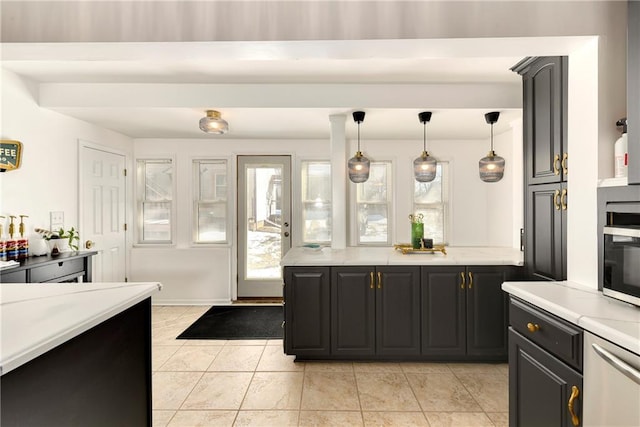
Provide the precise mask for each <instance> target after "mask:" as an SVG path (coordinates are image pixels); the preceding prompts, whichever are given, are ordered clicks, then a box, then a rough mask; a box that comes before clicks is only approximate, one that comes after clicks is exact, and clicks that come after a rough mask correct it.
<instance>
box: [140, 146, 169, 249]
mask: <svg viewBox="0 0 640 427" xmlns="http://www.w3.org/2000/svg"><path fill="white" fill-rule="evenodd" d="M141 162H145V166H146V164H147V162H149V163H153V162H167V163H169V164H170V165H171V200H169V201H166V202H165V203H168V204H169V209H170V213H169V223H170V224H169V233H170V238H169V240H145V239H144V224H143V222H144V209H143V204H144V200H143V197H144V194H145V189H144V187H145V185H146V181H145V178H144V177H142V176H141V170H140V167H139V165H140V163H141ZM134 170H135V185H134V189H135V218H136V220H135V222H134V224H135V236H136V238H135V243H134V245H133V246H134V247H136V246H137V247H154V246H156V247H167V246H175V245H176V238H177V235H176V231H177V221H176V220H177V212H176V195H177V179H176V172H177V164H176V158H175V156H174V155H157V156H143V157H136V158H135V160H134Z"/></svg>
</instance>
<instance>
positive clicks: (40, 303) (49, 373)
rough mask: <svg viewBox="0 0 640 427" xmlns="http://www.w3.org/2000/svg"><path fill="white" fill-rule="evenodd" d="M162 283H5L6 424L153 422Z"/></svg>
mask: <svg viewBox="0 0 640 427" xmlns="http://www.w3.org/2000/svg"><path fill="white" fill-rule="evenodd" d="M160 289H161V285H160V284H159V283H83V284H76V283H47V284H7V283H3V284H1V285H0V294H1V296H2V300H1V303H0V317H1V319H2V336H1V337H2V341H1V346H0V350H1V352H0V373H1V374H2V376H1V377H0V386H1V387H2V394H1V396H0V398H1V406H0V424H2V425H25V426H27V425H29V426H30V425H34V426H35V425H66V426H72V425H73V426H75V425H78V426H80V425H83V426H86V425H92V426H98V425H105V426H106V425H148V426H150V425H151V295H152V294H153V293H155V292H157V291H158V290H160Z"/></svg>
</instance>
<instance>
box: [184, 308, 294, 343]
mask: <svg viewBox="0 0 640 427" xmlns="http://www.w3.org/2000/svg"><path fill="white" fill-rule="evenodd" d="M283 320H284V315H283V310H282V306H239V305H236V306H234V305H228V306H214V307H211V308H210V309H209V310H208V311H207V312H206V313H205V314H203V315H202V316H201V317H200V318H199V319H198V320H196V321H195V322H194V323H193V324H192V325H191V326H189V327H188V328H187V329H186V330H185V331H184V332H182V333H181V334H180V335H178V337H177V339H200V340H202V339H224V340H252V339H253V340H256V339H269V338H282V337H283V329H282V321H283Z"/></svg>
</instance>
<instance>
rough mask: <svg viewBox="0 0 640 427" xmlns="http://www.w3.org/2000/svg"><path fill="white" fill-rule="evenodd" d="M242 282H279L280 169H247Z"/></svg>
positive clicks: (270, 167)
mask: <svg viewBox="0 0 640 427" xmlns="http://www.w3.org/2000/svg"><path fill="white" fill-rule="evenodd" d="M245 173H246V187H247V188H246V200H245V203H246V207H245V212H246V213H247V214H246V215H247V218H246V224H247V241H246V254H247V261H246V268H245V279H268V280H273V279H280V278H282V271H281V270H282V269H281V268H280V260H281V258H282V238H281V234H280V223H281V208H282V168H281V167H274V166H272V165H269V166H261V165H247V167H246V169H245Z"/></svg>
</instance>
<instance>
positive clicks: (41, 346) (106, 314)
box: [0, 282, 162, 375]
mask: <svg viewBox="0 0 640 427" xmlns="http://www.w3.org/2000/svg"><path fill="white" fill-rule="evenodd" d="M139 285H144V286H145V287H144V289H142V290H139V291H138V292H137V293H135V294H132V295H130V296H128V297H127V298H126V299H124V300H123V301H121V302H120V303H118V304H117V305H113V306H111V307H109V308H106V309H103V310H100V311H96V312H95V313H92V314H91V315H90V316H88V317H86V318H84V319H81V320H80V321H79V323H78V324H77V325H75V326H74V327H72V328H68V329H64V330H62V331H60V332H59V333H57V334H55V335H52V336H50V337H49V338H48V339H46V340H44V341H40V342H35V343H32V344H31V345H29V346H27V348H26V349H24V351H22V352H20V353H16V354H13V355H11V356H10V357H9V358H7V359H5V360H1V361H0V375H5V374H7V373H9V372H11V371H12V370H14V369H16V368H18V367H20V366H22V365H24V364H25V363H27V362H29V361H31V360H33V359H35V358H37V357H38V356H40V355H42V354H44V353H46V352H48V351H49V350H52V349H53V348H55V347H57V346H59V345H60V344H62V343H64V342H66V341H68V340H70V339H73V338H75V337H77V336H78V335H80V334H82V333H83V332H86V331H88V330H89V329H91V328H93V327H94V326H97V325H99V324H100V323H102V322H104V321H105V320H108V319H110V318H111V317H113V316H115V315H116V314H119V313H121V312H123V311H124V310H127V309H128V308H131V307H132V306H134V305H135V304H137V303H139V302H141V301H143V300H144V299H146V298H148V297H151V295H152V294H153V293H155V292H157V291H159V290H161V289H162V284H161V283H159V282H148V283H138V284H135V283H134V284H123V286H122V287H128V288H132V287H134V286H139ZM27 286H32V284H29V285H27ZM109 289H114V287H111V288H105V289H102V290H109ZM20 302H24V301H17V303H20Z"/></svg>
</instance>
